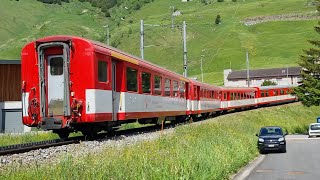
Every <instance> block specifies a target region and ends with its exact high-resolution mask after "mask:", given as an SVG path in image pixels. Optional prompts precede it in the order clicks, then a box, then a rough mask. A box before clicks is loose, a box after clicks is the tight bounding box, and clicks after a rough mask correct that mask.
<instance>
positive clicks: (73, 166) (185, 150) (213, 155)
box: [0, 103, 320, 179]
mask: <svg viewBox="0 0 320 180" xmlns="http://www.w3.org/2000/svg"><path fill="white" fill-rule="evenodd" d="M319 110H320V109H319V107H310V108H307V107H304V106H302V105H301V104H300V103H292V104H287V105H282V106H276V107H268V108H261V109H255V110H250V111H244V112H239V113H233V114H228V115H224V116H219V117H216V118H213V119H211V120H206V121H202V122H200V123H199V122H198V123H193V124H189V125H184V126H179V127H176V129H175V131H174V132H173V133H172V134H169V135H163V136H162V137H160V138H159V139H157V140H154V141H150V142H141V143H137V144H135V145H130V146H122V147H118V148H115V147H113V148H111V147H110V148H106V149H105V150H104V151H103V152H102V153H95V152H92V153H90V154H87V155H84V156H78V157H72V156H71V155H69V154H65V155H63V156H62V157H61V158H60V162H58V163H56V164H54V165H53V164H42V165H39V164H38V165H36V166H29V167H24V166H21V167H17V166H15V167H10V166H7V167H5V168H4V169H3V170H2V171H1V172H0V173H1V175H0V177H1V178H3V179H229V178H230V177H231V176H232V175H233V174H234V173H236V172H237V171H238V170H239V169H240V168H241V167H243V166H245V165H246V164H247V163H249V162H250V161H252V160H253V159H254V158H255V157H257V156H258V154H259V153H258V150H257V149H256V141H257V137H256V136H255V134H256V133H257V132H258V130H259V128H260V127H261V126H269V125H278V126H282V127H283V128H284V129H286V130H287V131H288V132H289V133H290V134H293V133H305V132H306V131H307V128H308V125H309V123H311V122H315V121H316V117H317V116H319V114H318V112H319ZM160 133H161V132H159V134H160ZM288 151H290V149H288Z"/></svg>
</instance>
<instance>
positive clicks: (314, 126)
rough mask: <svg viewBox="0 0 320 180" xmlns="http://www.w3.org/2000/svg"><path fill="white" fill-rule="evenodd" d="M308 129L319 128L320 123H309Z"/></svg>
mask: <svg viewBox="0 0 320 180" xmlns="http://www.w3.org/2000/svg"><path fill="white" fill-rule="evenodd" d="M310 129H311V130H320V124H311V125H310Z"/></svg>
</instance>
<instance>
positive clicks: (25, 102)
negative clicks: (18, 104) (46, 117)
mask: <svg viewBox="0 0 320 180" xmlns="http://www.w3.org/2000/svg"><path fill="white" fill-rule="evenodd" d="M28 108H29V93H27V92H26V93H22V116H23V117H27V116H28Z"/></svg>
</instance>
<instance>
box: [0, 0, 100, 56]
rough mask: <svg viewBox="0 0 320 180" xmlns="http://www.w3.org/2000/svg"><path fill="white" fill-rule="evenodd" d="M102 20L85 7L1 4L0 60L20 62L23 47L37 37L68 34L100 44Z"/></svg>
mask: <svg viewBox="0 0 320 180" xmlns="http://www.w3.org/2000/svg"><path fill="white" fill-rule="evenodd" d="M105 22H106V20H105V19H104V18H103V15H102V14H101V11H100V10H98V9H96V8H93V7H92V6H91V5H90V4H89V3H80V2H78V1H75V0H73V1H71V3H63V4H62V5H61V6H60V5H57V4H55V5H49V4H44V3H41V2H38V1H36V0H20V1H11V0H2V1H1V5H0V24H1V28H0V59H20V51H21V48H22V46H23V45H25V44H26V43H28V42H30V41H32V40H35V39H37V38H40V37H44V36H48V35H55V34H70V35H77V36H83V37H87V38H90V39H95V40H103V39H104V34H105V29H104V28H103V27H102V26H103V25H105Z"/></svg>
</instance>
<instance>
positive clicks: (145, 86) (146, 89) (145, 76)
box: [142, 72, 151, 94]
mask: <svg viewBox="0 0 320 180" xmlns="http://www.w3.org/2000/svg"><path fill="white" fill-rule="evenodd" d="M150 77H151V74H150V73H146V72H142V93H148V94H150V92H151V83H150Z"/></svg>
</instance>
